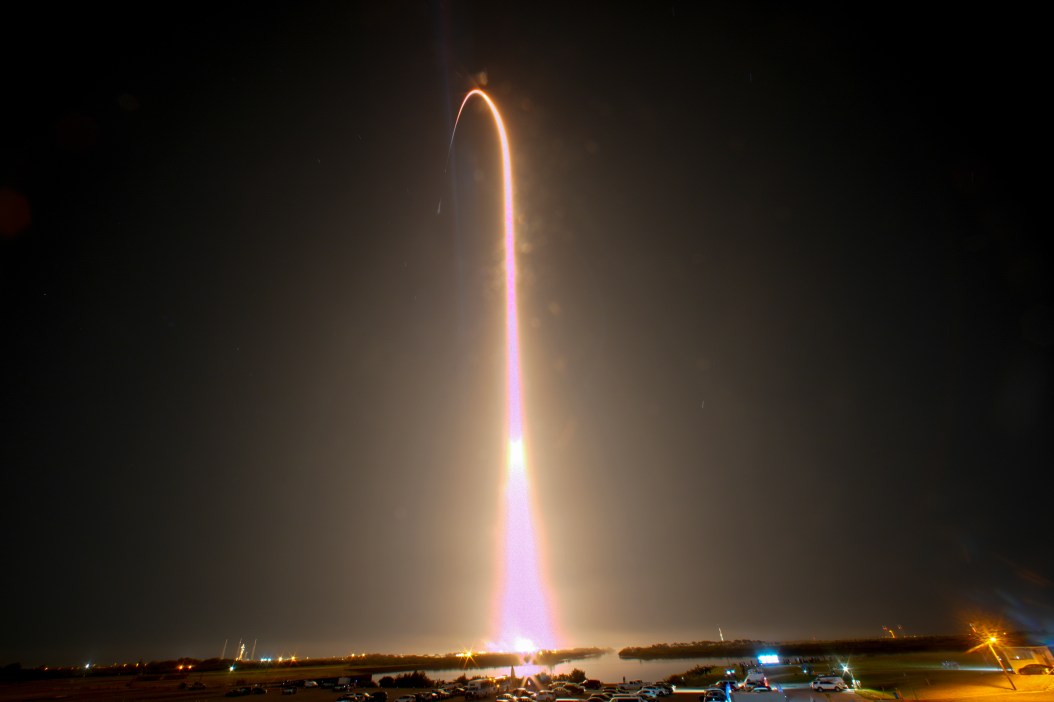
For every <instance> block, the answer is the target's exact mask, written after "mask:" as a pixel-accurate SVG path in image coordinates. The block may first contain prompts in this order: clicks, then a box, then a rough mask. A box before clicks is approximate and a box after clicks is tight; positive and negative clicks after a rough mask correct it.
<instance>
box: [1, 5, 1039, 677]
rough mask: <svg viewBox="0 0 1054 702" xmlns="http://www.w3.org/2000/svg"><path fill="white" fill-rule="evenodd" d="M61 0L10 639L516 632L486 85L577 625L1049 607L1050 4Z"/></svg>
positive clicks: (832, 622) (20, 133) (13, 553)
mask: <svg viewBox="0 0 1054 702" xmlns="http://www.w3.org/2000/svg"><path fill="white" fill-rule="evenodd" d="M26 5H33V9H25V8H23V9H21V10H18V9H15V10H12V9H11V8H5V13H6V15H5V17H4V22H3V23H4V26H5V29H6V32H5V34H6V35H7V38H6V39H5V45H4V47H3V49H2V52H3V54H2V60H3V70H4V79H3V84H4V87H3V98H2V105H3V109H2V114H0V188H2V190H0V228H2V230H3V234H2V237H0V393H2V397H3V401H2V403H0V407H2V412H3V417H2V421H3V440H2V441H0V466H2V470H3V472H2V477H3V483H2V484H3V490H2V493H0V494H2V497H3V509H2V510H0V528H2V532H0V533H2V534H3V536H4V538H5V542H6V552H5V555H4V559H3V563H4V575H3V577H2V578H0V582H2V585H0V588H2V589H0V594H2V602H3V607H2V608H0V663H4V662H7V661H15V660H18V661H21V662H23V663H24V664H27V665H33V664H38V663H44V662H49V663H63V662H78V661H86V660H89V659H90V660H98V661H110V660H125V659H138V658H140V657H142V658H146V659H150V658H172V657H176V656H180V655H190V656H198V657H207V656H211V655H217V654H218V653H219V652H220V647H221V646H222V643H223V641H224V640H225V639H231V640H232V645H233V641H236V640H237V639H238V638H245V639H247V640H250V641H251V640H253V639H258V640H259V642H260V643H259V648H258V650H257V654H258V655H282V654H288V653H291V652H298V653H299V654H300V655H312V656H319V655H340V654H344V653H346V652H349V651H388V652H416V651H422V652H443V651H451V650H457V649H459V648H461V647H464V646H469V645H473V646H478V645H480V644H481V642H482V641H484V640H485V638H486V637H487V636H488V634H489V633H490V632H491V630H492V625H491V622H490V613H491V610H492V606H491V604H492V601H493V590H494V582H495V572H496V571H495V568H496V565H495V548H496V546H495V545H496V529H497V522H498V515H499V504H500V499H499V495H500V489H501V480H502V470H503V452H504V447H503V441H504V438H503V435H502V417H503V402H504V398H503V395H502V393H503V384H502V373H503V347H502V344H503V337H502V334H503V326H502V325H503V322H502V313H503V301H502V300H503V298H502V295H503V291H502V288H501V285H502V277H501V271H500V265H501V232H500V211H499V206H500V201H499V197H500V190H499V187H500V183H499V180H498V179H499V177H500V170H499V162H498V151H497V146H496V140H495V136H494V131H493V127H492V125H491V123H490V121H489V119H488V118H487V117H486V115H485V114H484V113H482V112H480V110H478V109H475V107H473V108H471V109H468V110H467V111H466V114H465V116H464V117H463V121H462V124H461V126H460V127H459V129H458V135H457V140H456V142H455V145H454V150H453V153H452V158H451V161H450V166H449V167H448V168H447V167H446V163H447V162H446V160H445V159H446V157H447V145H448V140H449V137H450V128H451V126H452V122H453V116H454V114H455V112H456V109H457V105H458V103H459V101H460V98H461V97H462V96H463V95H464V93H465V91H466V90H468V89H470V88H471V87H473V86H474V85H476V82H475V81H482V80H485V81H486V85H485V87H486V89H487V90H488V91H489V92H490V93H491V94H492V95H493V97H494V99H495V100H496V101H497V103H498V105H499V107H500V108H501V109H502V110H503V112H504V115H505V120H506V123H507V126H508V129H509V131H510V136H511V140H512V144H513V146H512V148H513V159H514V162H513V166H514V170H515V173H516V176H517V178H518V180H517V183H516V188H517V196H518V200H517V213H518V216H519V219H520V224H519V232H520V235H521V241H522V242H523V243H522V249H523V250H522V251H521V252H520V259H519V260H520V266H521V279H522V284H521V290H520V294H521V318H522V332H521V333H522V337H523V343H524V350H523V353H524V374H525V377H526V383H527V388H526V393H527V396H526V402H527V415H528V432H529V437H528V442H529V450H530V453H529V456H530V463H531V465H530V470H531V471H532V475H533V479H534V487H535V492H536V498H537V501H538V514H539V519H540V525H541V529H542V533H543V537H544V539H545V543H546V550H545V556H546V562H547V571H548V580H549V582H550V583H551V589H552V592H553V593H554V597H555V607H556V611H557V612H558V622H559V626H560V629H561V631H562V632H563V633H564V636H565V640H566V643H567V644H569V645H614V646H622V645H630V644H642V643H643V644H646V643H652V642H656V641H685V640H698V639H714V638H716V637H717V628H718V627H719V626H720V627H722V628H723V631H724V633H725V636H726V637H730V638H807V637H814V636H815V637H833V636H870V635H881V633H882V631H881V627H882V626H896V625H898V624H899V625H903V626H904V628H905V629H907V630H908V631H909V632H916V633H945V632H948V633H950V632H955V631H960V630H962V629H963V627H964V625H965V622H967V621H969V620H971V619H974V618H977V617H981V616H986V617H995V618H1001V619H1002V620H1003V621H1004V622H1005V623H1006V624H1007V625H1008V626H1010V627H1012V628H1020V629H1028V630H1051V629H1054V595H1052V587H1051V579H1052V578H1054V563H1052V557H1051V550H1050V546H1049V544H1050V517H1049V511H1050V510H1049V501H1050V498H1049V495H1050V490H1049V482H1050V480H1049V477H1050V468H1049V466H1050V465H1051V464H1052V463H1054V462H1052V460H1051V452H1052V451H1051V449H1052V445H1051V441H1052V439H1051V436H1052V434H1051V432H1050V431H1049V428H1050V426H1051V411H1052V407H1051V379H1052V378H1051V371H1052V365H1051V361H1052V359H1051V344H1052V342H1054V326H1052V319H1051V307H1050V282H1051V280H1052V276H1051V270H1050V268H1051V258H1050V255H1049V251H1048V246H1047V238H1048V237H1049V232H1050V229H1049V224H1048V225H1042V222H1043V221H1047V212H1046V211H1045V209H1044V211H1043V212H1042V213H1041V211H1040V202H1041V201H1044V204H1045V200H1046V198H1048V197H1049V194H1048V188H1049V185H1050V163H1051V160H1050V132H1049V111H1047V110H1046V109H1045V107H1044V106H1045V103H1046V98H1047V93H1048V92H1049V90H1048V84H1049V76H1048V75H1047V74H1048V71H1047V70H1046V69H1045V67H1046V65H1047V63H1048V61H1047V56H1046V52H1045V51H1043V50H1042V48H1041V47H1043V46H1045V45H1046V44H1047V43H1048V38H1047V36H1046V31H1045V29H1044V28H1043V27H1041V26H1040V23H1039V22H1037V20H1036V18H1035V17H1029V16H1027V15H1024V14H1014V13H1013V11H1012V10H1003V9H1000V8H989V9H988V11H986V12H985V13H984V14H976V15H970V14H967V13H966V11H965V10H964V9H963V8H959V9H958V10H956V11H954V12H948V13H945V14H939V15H938V14H934V15H926V14H920V12H919V8H918V6H917V4H908V5H903V6H899V7H895V6H894V7H889V6H871V7H873V8H874V9H873V10H867V9H863V8H861V7H858V6H854V7H853V8H852V9H849V8H848V6H845V5H844V4H843V6H840V7H838V8H835V9H827V10H824V11H822V12H821V11H817V12H815V13H813V12H810V11H808V10H801V9H793V8H786V7H783V6H782V4H776V5H775V6H768V5H758V4H747V3H730V4H696V3H680V2H676V3H672V4H670V3H667V4H661V3H640V4H638V5H637V6H635V7H629V8H626V9H619V8H617V7H616V6H615V5H614V4H611V3H584V2H583V3H567V4H564V3H554V4H545V3H542V4H539V3H533V2H532V3H452V2H451V3H444V2H440V3H418V2H413V3H388V2H385V3H374V4H351V3H290V4H288V5H286V6H284V7H279V9H264V8H262V7H258V6H257V5H255V4H240V5H238V6H236V7H235V8H233V9H220V10H217V9H216V8H214V7H211V6H209V7H206V6H202V7H200V8H197V9H193V8H188V6H186V5H184V4H174V5H170V6H168V7H167V8H165V9H159V8H158V7H157V6H155V5H149V6H145V5H144V9H142V10H139V11H133V13H132V14H127V12H126V11H125V10H120V11H119V10H116V9H107V8H105V7H102V8H100V7H98V6H96V5H86V6H83V7H81V8H80V9H78V10H75V11H73V14H70V13H69V11H68V10H67V9H65V8H62V7H60V6H53V7H39V6H38V5H39V4H30V3H26ZM136 12H139V14H136ZM484 73H485V78H483V77H482V75H481V74H484ZM440 201H442V206H441V207H439V203H440ZM27 216H28V220H27ZM27 222H28V223H27Z"/></svg>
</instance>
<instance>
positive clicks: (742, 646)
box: [619, 635, 1020, 660]
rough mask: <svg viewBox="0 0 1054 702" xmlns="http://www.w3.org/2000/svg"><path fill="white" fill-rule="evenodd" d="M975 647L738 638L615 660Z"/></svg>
mask: <svg viewBox="0 0 1054 702" xmlns="http://www.w3.org/2000/svg"><path fill="white" fill-rule="evenodd" d="M1018 638H1020V637H1018ZM976 644H977V639H976V637H974V636H970V635H954V636H907V637H903V638H899V639H894V638H891V637H887V638H879V639H842V640H835V641H779V642H772V641H753V640H748V639H739V640H736V641H693V642H692V643H674V644H654V645H652V646H630V647H627V648H623V649H621V650H620V651H619V657H620V658H635V659H641V660H653V659H659V658H751V659H753V658H756V657H757V655H758V653H760V652H762V651H763V650H765V649H773V650H774V651H776V652H778V653H779V655H780V657H781V658H787V657H809V656H827V655H833V654H838V655H843V656H847V655H856V656H860V655H868V654H882V653H918V652H921V651H957V650H962V651H965V650H966V649H968V648H971V647H972V646H975V645H976Z"/></svg>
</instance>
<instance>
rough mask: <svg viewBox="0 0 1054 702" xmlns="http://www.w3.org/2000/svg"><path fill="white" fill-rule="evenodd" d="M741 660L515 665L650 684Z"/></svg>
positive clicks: (462, 671) (605, 658) (489, 672)
mask: <svg viewBox="0 0 1054 702" xmlns="http://www.w3.org/2000/svg"><path fill="white" fill-rule="evenodd" d="M738 660H739V659H729V658H667V659H662V660H652V661H642V660H638V659H633V658H625V659H623V658H619V656H618V653H615V652H611V653H606V654H604V655H601V656H595V657H592V658H579V659H577V660H573V661H568V662H566V663H558V664H556V665H553V666H546V665H518V666H515V669H516V674H517V675H520V676H523V675H537V674H538V673H548V674H550V675H559V674H561V673H570V672H571V671H572V670H573V669H575V668H578V669H580V670H583V671H585V674H586V677H588V678H596V679H598V680H601V681H603V682H605V683H620V682H623V679H625V680H643V681H645V682H651V681H655V680H663V679H665V678H667V677H669V676H671V675H676V674H678V673H683V672H685V671H687V670H690V669H692V668H694V667H695V666H697V665H713V666H719V667H720V666H725V665H726V664H728V663H730V662H732V663H734V662H736V661H738ZM508 674H509V668H508V667H501V668H473V667H468V668H455V669H452V670H437V671H435V672H434V673H429V675H430V676H432V677H438V678H443V679H447V680H452V679H454V678H456V677H458V676H459V675H465V676H467V677H469V678H472V677H475V676H485V677H499V676H502V675H508ZM717 675H720V671H718V672H717Z"/></svg>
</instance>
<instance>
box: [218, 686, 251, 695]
mask: <svg viewBox="0 0 1054 702" xmlns="http://www.w3.org/2000/svg"><path fill="white" fill-rule="evenodd" d="M251 694H252V691H251V690H250V689H249V688H247V687H236V688H234V689H233V690H227V691H226V692H225V693H223V696H224V697H248V696H249V695H251Z"/></svg>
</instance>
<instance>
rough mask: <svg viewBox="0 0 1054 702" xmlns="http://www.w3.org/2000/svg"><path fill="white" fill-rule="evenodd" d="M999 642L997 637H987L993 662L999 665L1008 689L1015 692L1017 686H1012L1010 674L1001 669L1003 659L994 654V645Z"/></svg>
mask: <svg viewBox="0 0 1054 702" xmlns="http://www.w3.org/2000/svg"><path fill="white" fill-rule="evenodd" d="M998 642H999V639H998V637H996V636H989V637H988V641H987V643H988V650H989V651H991V652H992V657H993V658H995V662H996V663H998V664H999V670H1001V671H1003V675H1005V676H1006V681H1007V682H1008V683H1010V687H1011V688H1013V689H1014V690H1017V685H1015V684H1014V681H1013V679H1012V678H1011V677H1010V673H1008V672H1006V668H1004V667H1003V659H1002V658H1000V657H999V654H998V653H996V652H995V645H996V643H998Z"/></svg>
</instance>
